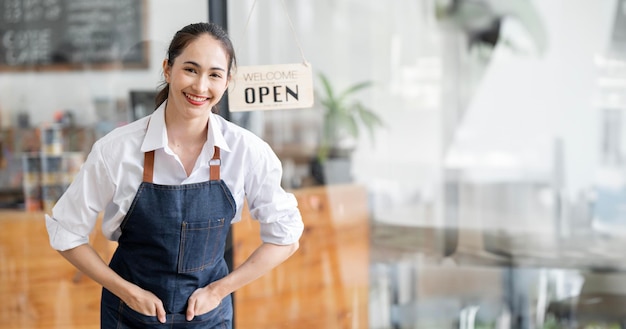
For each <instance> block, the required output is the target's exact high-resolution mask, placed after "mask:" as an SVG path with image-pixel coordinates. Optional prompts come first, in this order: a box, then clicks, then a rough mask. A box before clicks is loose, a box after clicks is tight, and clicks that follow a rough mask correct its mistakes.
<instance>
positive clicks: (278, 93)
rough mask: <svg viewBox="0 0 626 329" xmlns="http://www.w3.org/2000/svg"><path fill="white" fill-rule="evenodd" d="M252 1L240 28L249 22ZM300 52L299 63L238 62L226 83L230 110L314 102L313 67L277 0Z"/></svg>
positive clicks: (279, 108) (268, 108) (284, 107)
mask: <svg viewBox="0 0 626 329" xmlns="http://www.w3.org/2000/svg"><path fill="white" fill-rule="evenodd" d="M256 2H257V0H255V1H254V3H253V4H252V8H251V9H250V14H249V15H248V20H247V21H246V26H245V28H244V32H245V31H246V30H247V28H248V24H249V23H250V17H251V16H252V11H253V10H254V7H255V5H256ZM281 3H282V6H283V9H284V11H285V15H286V16H287V20H288V21H289V26H290V27H291V31H292V33H293V36H294V39H295V40H296V44H297V46H298V49H299V50H300V55H301V56H302V62H301V63H290V64H276V65H253V66H239V67H238V68H237V71H236V73H235V77H234V81H233V82H232V83H231V84H230V85H229V91H228V105H229V109H230V111H231V112H241V111H258V110H281V109H297V108H308V107H312V106H313V103H314V91H313V69H312V67H311V64H310V63H309V62H308V61H307V60H306V58H305V57H304V52H303V51H302V47H301V45H300V41H299V39H298V36H297V34H296V30H295V28H294V27H293V23H292V21H291V17H290V16H289V12H288V10H287V6H286V5H285V1H284V0H281Z"/></svg>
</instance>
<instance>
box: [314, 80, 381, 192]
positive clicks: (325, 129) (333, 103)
mask: <svg viewBox="0 0 626 329" xmlns="http://www.w3.org/2000/svg"><path fill="white" fill-rule="evenodd" d="M319 78H320V81H321V83H322V92H321V93H319V92H318V93H317V97H318V99H319V103H320V104H321V106H322V107H323V110H324V116H323V120H322V130H321V135H320V144H319V147H318V149H317V155H316V159H314V164H313V166H314V168H313V170H314V175H313V176H314V177H315V178H316V180H317V181H318V182H320V183H328V182H329V179H327V178H328V177H326V176H329V170H328V169H331V168H329V167H333V166H334V167H338V166H339V167H342V169H341V170H339V172H337V170H334V171H335V174H333V176H334V177H337V178H338V179H334V180H335V181H337V180H340V181H349V180H350V175H349V167H350V163H349V161H350V156H351V154H352V152H353V151H354V148H355V147H356V140H357V138H358V137H359V136H360V134H361V131H362V130H363V129H365V130H366V132H367V133H368V134H369V137H370V138H371V140H372V142H373V139H374V137H375V136H374V134H375V130H376V128H379V127H382V126H383V121H382V119H381V118H380V117H379V116H378V115H377V114H376V113H374V112H373V111H372V110H371V109H370V108H368V107H367V106H365V105H364V104H363V103H362V102H361V101H360V100H359V99H355V98H354V96H355V94H356V93H357V92H359V91H362V90H364V89H366V88H369V87H371V86H372V84H373V83H372V82H371V81H364V82H359V83H356V84H353V85H351V86H348V87H347V88H346V89H344V90H342V91H337V90H335V88H334V86H333V85H332V84H331V83H330V80H329V79H328V77H327V76H326V75H324V74H323V73H320V74H319ZM316 170H317V172H315V171H316Z"/></svg>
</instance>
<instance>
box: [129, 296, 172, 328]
mask: <svg viewBox="0 0 626 329" xmlns="http://www.w3.org/2000/svg"><path fill="white" fill-rule="evenodd" d="M120 304H121V313H122V314H121V315H122V319H123V320H122V323H124V322H128V323H125V324H126V325H129V326H131V327H133V326H137V325H146V324H150V325H162V323H161V322H159V319H158V318H157V317H156V316H149V315H143V314H141V313H139V312H137V311H135V310H133V309H132V308H130V307H129V306H128V305H126V303H124V302H122V301H120Z"/></svg>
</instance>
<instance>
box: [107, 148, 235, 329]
mask: <svg viewBox="0 0 626 329" xmlns="http://www.w3.org/2000/svg"><path fill="white" fill-rule="evenodd" d="M219 151H220V149H219V148H217V147H215V153H214V156H213V159H212V160H211V163H210V164H211V166H210V174H211V178H210V180H209V181H206V182H202V183H194V184H185V185H158V184H153V183H152V174H153V169H154V151H151V152H147V153H145V162H144V176H143V182H142V183H141V185H140V186H139V189H138V190H137V194H136V195H135V199H134V200H133V203H132V204H131V207H130V209H129V211H128V214H127V215H126V217H125V218H124V220H123V221H122V224H121V230H122V234H121V236H120V238H119V241H118V242H119V245H118V248H117V250H116V251H115V253H114V254H113V257H112V259H111V263H110V264H109V266H110V267H111V268H112V269H113V270H114V271H115V272H116V273H118V274H119V275H120V276H122V277H123V278H124V279H126V280H128V281H130V282H132V283H134V284H136V285H138V286H139V287H141V288H143V289H145V290H148V291H150V292H152V293H154V294H155V295H156V296H157V297H159V299H161V301H162V302H163V305H164V307H165V312H166V313H167V319H166V322H165V323H164V324H162V323H160V322H159V321H158V320H157V317H156V316H146V315H143V314H140V313H138V312H135V311H134V310H132V309H131V308H130V307H128V306H127V305H126V304H125V303H124V302H122V301H121V300H120V299H119V298H118V297H117V296H115V295H113V294H112V293H111V292H109V291H108V290H107V289H102V302H101V328H103V329H108V328H116V329H125V328H232V317H233V310H232V302H231V297H230V295H229V296H227V297H226V298H224V299H223V300H222V303H221V304H220V305H219V306H218V307H217V308H215V309H214V310H212V311H210V312H208V313H206V314H201V315H196V316H195V317H194V319H193V320H192V321H187V320H186V319H185V312H186V310H187V301H188V299H189V296H191V294H192V293H193V292H194V291H195V290H196V289H198V288H201V287H204V286H207V285H208V284H209V283H211V282H214V281H217V280H219V279H221V278H223V277H225V276H226V275H227V274H228V267H227V265H226V262H225V260H224V247H225V243H226V237H227V235H228V231H229V229H230V224H231V220H232V219H233V217H234V216H235V210H236V205H235V201H234V199H233V196H232V194H231V192H230V190H229V189H228V187H227V186H226V184H225V183H224V181H223V180H221V179H220V177H219V172H220V171H219V169H220V167H219V166H220V152H219Z"/></svg>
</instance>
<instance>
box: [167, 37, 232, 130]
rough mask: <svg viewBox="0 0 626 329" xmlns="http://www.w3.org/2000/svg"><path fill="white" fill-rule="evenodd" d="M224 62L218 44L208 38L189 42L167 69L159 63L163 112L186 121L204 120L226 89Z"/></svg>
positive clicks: (226, 79)
mask: <svg viewBox="0 0 626 329" xmlns="http://www.w3.org/2000/svg"><path fill="white" fill-rule="evenodd" d="M228 62H229V58H228V54H227V53H226V52H225V51H224V49H223V47H222V44H221V43H220V42H219V41H218V40H216V39H215V38H213V37H212V36H211V35H209V34H203V35H201V36H199V37H198V38H196V39H195V40H194V41H192V42H190V43H189V44H188V45H187V47H186V48H185V49H184V50H183V51H182V53H181V54H180V55H179V56H178V57H176V58H175V59H174V63H173V64H172V65H171V66H170V65H168V63H167V60H165V61H163V74H164V76H165V81H166V82H167V83H169V85H170V90H169V95H168V100H167V110H168V111H169V110H173V111H175V112H176V113H177V114H178V115H181V116H183V117H184V118H189V119H191V118H195V117H208V115H209V113H210V112H211V108H213V106H214V105H215V104H217V102H219V100H220V99H221V98H222V95H223V94H224V91H226V88H228V82H229V78H230V77H229V76H228Z"/></svg>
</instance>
